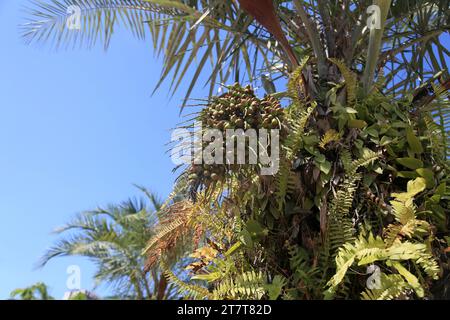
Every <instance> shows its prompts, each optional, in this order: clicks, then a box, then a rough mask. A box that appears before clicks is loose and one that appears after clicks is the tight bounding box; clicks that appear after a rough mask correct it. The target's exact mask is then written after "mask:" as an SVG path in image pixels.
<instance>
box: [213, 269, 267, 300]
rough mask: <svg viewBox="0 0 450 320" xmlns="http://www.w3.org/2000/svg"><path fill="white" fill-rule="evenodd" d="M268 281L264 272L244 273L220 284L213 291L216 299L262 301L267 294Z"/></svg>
mask: <svg viewBox="0 0 450 320" xmlns="http://www.w3.org/2000/svg"><path fill="white" fill-rule="evenodd" d="M266 284H267V281H266V280H265V277H264V275H263V273H262V272H258V273H256V272H255V271H249V272H244V273H242V274H240V275H238V276H237V277H233V278H231V277H230V278H227V279H225V280H224V281H222V282H220V283H219V284H218V286H217V287H216V289H215V290H214V291H213V297H214V299H234V300H237V299H246V300H248V299H254V300H260V299H261V298H262V297H263V296H264V294H265V293H266V289H265V285H266Z"/></svg>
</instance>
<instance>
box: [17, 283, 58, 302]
mask: <svg viewBox="0 0 450 320" xmlns="http://www.w3.org/2000/svg"><path fill="white" fill-rule="evenodd" d="M17 296H19V297H20V299H21V300H54V298H53V297H52V296H50V295H49V293H48V287H47V285H46V284H45V283H42V282H38V283H36V284H34V285H32V286H31V287H27V288H23V289H15V290H14V291H12V292H11V298H16V297H17Z"/></svg>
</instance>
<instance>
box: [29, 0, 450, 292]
mask: <svg viewBox="0 0 450 320" xmlns="http://www.w3.org/2000/svg"><path fill="white" fill-rule="evenodd" d="M254 4H255V1H250V0H239V1H238V0H232V1H225V0H209V1H195V0H194V1H192V0H169V1H159V0H146V1H144V0H142V1H137V0H131V1H121V0H111V1H88V0H76V1H75V0H65V1H52V2H50V1H48V2H44V3H41V4H40V5H38V6H35V7H34V9H33V10H32V11H31V14H32V18H31V20H29V22H28V23H27V24H25V25H24V37H25V39H27V40H28V41H29V42H43V41H47V40H48V41H52V43H53V44H54V45H55V46H57V47H59V46H61V45H63V44H66V45H88V46H92V45H94V44H95V43H96V41H97V40H102V41H103V44H104V45H105V47H107V46H108V45H109V43H110V40H111V37H112V35H113V31H114V28H115V27H116V25H118V24H123V25H125V26H126V27H127V28H129V29H130V30H131V31H132V32H133V34H135V35H136V36H137V37H139V38H144V37H145V36H146V34H149V35H150V36H151V40H152V42H153V44H154V46H155V49H156V51H157V52H159V53H161V54H164V68H163V70H162V77H161V81H164V80H165V79H167V78H168V77H169V75H170V76H172V77H173V78H172V82H171V85H172V89H173V90H174V91H175V90H177V89H178V88H179V87H180V84H181V83H182V80H183V78H185V77H186V76H187V75H188V74H189V77H190V78H191V79H192V81H191V82H190V84H189V86H188V90H187V94H186V99H185V102H184V104H183V105H185V104H186V103H187V101H188V98H189V97H190V94H191V92H192V89H193V87H194V86H195V85H196V84H197V81H198V78H199V75H200V74H201V73H202V72H208V74H209V78H208V83H209V85H210V90H209V99H208V100H206V102H205V103H204V104H203V105H201V107H203V110H202V111H200V112H199V114H198V116H197V120H199V121H202V122H203V124H204V125H205V126H212V127H214V128H216V127H218V128H222V129H223V128H241V127H244V128H247V127H248V128H257V129H259V128H265V129H275V128H278V129H281V132H282V137H281V138H282V141H281V144H282V148H281V149H282V150H281V154H280V170H279V172H278V173H277V174H276V175H275V176H274V177H266V176H263V175H261V173H260V171H258V168H253V167H250V168H249V167H245V166H244V167H239V166H237V167H236V166H228V165H217V166H216V165H213V166H207V165H195V164H193V165H191V166H188V168H186V169H185V170H184V172H183V174H182V177H187V176H188V179H189V181H190V194H191V198H190V199H184V200H182V201H179V202H176V203H174V204H172V205H171V206H170V207H169V208H168V209H167V215H166V216H165V219H162V220H161V221H159V223H158V224H159V227H158V228H157V233H156V234H155V235H154V236H153V237H152V238H151V240H150V242H149V243H148V245H147V247H146V250H145V252H146V253H147V254H148V255H149V257H150V258H149V259H150V263H149V265H151V266H153V265H155V262H156V261H158V262H159V264H160V266H161V267H162V268H163V269H164V271H165V275H166V276H167V278H168V279H169V280H170V281H171V282H172V283H174V284H176V285H177V287H178V288H179V289H180V291H182V292H183V293H184V294H186V295H187V296H192V297H197V298H198V297H205V298H273V299H276V298H278V297H280V296H282V297H283V298H285V299H318V298H333V297H334V298H356V297H363V298H372V299H378V298H379V299H385V298H410V297H417V298H421V297H424V296H433V295H434V296H435V297H439V296H443V295H445V292H448V281H447V280H448V275H449V270H448V265H449V258H448V255H447V251H445V250H446V249H447V248H448V246H449V245H450V243H449V219H448V216H449V207H448V199H449V197H450V189H449V185H450V181H449V179H448V170H449V163H448V157H449V154H450V144H449V142H450V140H449V137H450V122H449V121H450V102H449V97H448V90H449V89H450V75H449V71H448V70H449V69H448V61H449V56H450V52H449V51H448V49H447V46H446V44H445V43H446V42H447V41H449V34H448V33H449V30H450V19H449V17H450V14H449V13H450V9H449V7H450V5H449V0H360V1H357V2H355V1H350V0H337V1H322V0H291V1H281V0H275V1H271V0H261V1H258V5H257V6H255V5H254ZM68 5H78V6H79V8H80V9H81V10H80V12H81V16H80V18H81V24H80V25H81V30H79V31H78V32H73V30H68V29H67V28H64V23H65V22H66V20H67V18H68V15H67V13H66V8H67V6H68ZM194 61H196V62H197V63H196V66H195V67H194V66H193V64H194ZM208 65H209V68H208V69H207V66H208ZM267 74H270V77H269V76H267ZM191 75H192V76H191ZM232 79H233V80H234V81H235V82H236V84H235V85H233V86H225V84H226V83H227V82H230V80H232ZM270 79H281V80H284V81H282V83H283V85H285V84H286V82H288V85H287V88H286V90H285V91H282V92H278V93H275V94H270V93H271V92H267V93H268V94H269V95H267V96H266V97H264V98H263V99H262V98H258V97H257V95H256V94H255V92H254V91H253V90H252V88H251V86H250V87H246V88H244V87H243V86H244V85H245V84H250V85H252V86H254V85H255V84H257V83H258V81H259V80H264V81H265V82H267V81H270ZM159 84H160V83H158V84H157V86H156V87H157V88H158V87H159ZM218 86H222V87H225V88H223V90H226V91H227V92H225V93H223V94H222V95H221V96H219V97H215V96H214V93H215V92H216V89H217V88H218ZM265 87H268V88H269V87H270V88H273V86H271V85H267V83H266V84H265ZM223 90H222V91H223ZM278 99H285V100H286V101H287V103H288V104H289V107H288V108H285V109H282V108H281V107H280V102H279V101H278ZM230 101H232V102H230ZM238 109H239V110H238ZM243 110H245V112H244V111H243ZM249 115H253V116H249ZM192 236H193V237H194V238H192ZM186 238H187V239H191V241H190V242H191V243H193V244H194V248H193V249H192V251H193V252H191V253H190V255H189V257H188V258H189V259H186V260H187V263H189V266H188V269H189V270H192V273H193V274H192V275H191V276H190V278H189V281H188V282H184V281H182V280H181V279H179V278H178V277H177V276H176V275H175V274H174V273H173V272H171V270H170V268H168V266H167V263H166V262H168V261H169V257H170V255H171V251H172V250H171V249H173V248H177V244H178V243H181V244H184V243H185V242H186ZM192 239H193V240H195V241H192ZM188 242H189V241H188ZM184 248H185V249H186V248H187V247H184ZM178 253H179V252H178ZM192 260H194V262H192ZM179 261H183V259H179ZM368 265H369V266H368ZM379 266H381V267H379ZM367 267H370V268H367ZM376 267H378V268H380V269H379V271H380V272H379V273H378V274H377V275H378V281H377V283H378V286H375V287H374V286H372V285H367V288H366V287H365V283H366V280H367V279H366V278H367V277H368V274H367V273H368V272H369V271H368V270H378V269H376ZM365 268H367V269H365ZM441 271H442V272H441ZM441 274H443V276H441V277H440V275H441ZM439 277H440V278H441V280H440V282H439V280H438V278H439ZM367 281H368V280H367ZM205 283H207V285H205ZM367 283H368V282H367ZM432 284H434V285H432ZM436 290H437V291H438V292H437V293H436Z"/></svg>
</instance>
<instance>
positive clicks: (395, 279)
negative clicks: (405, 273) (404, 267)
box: [361, 273, 410, 300]
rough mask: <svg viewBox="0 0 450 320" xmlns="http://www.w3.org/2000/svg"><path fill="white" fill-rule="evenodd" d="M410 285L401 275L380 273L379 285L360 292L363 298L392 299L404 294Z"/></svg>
mask: <svg viewBox="0 0 450 320" xmlns="http://www.w3.org/2000/svg"><path fill="white" fill-rule="evenodd" d="M408 289H410V286H409V285H408V283H406V282H405V280H404V279H403V278H402V276H401V275H398V274H391V275H387V274H385V273H381V274H380V287H379V288H376V289H372V290H370V289H367V290H366V291H364V292H363V293H361V298H362V299H363V300H392V299H396V298H398V297H399V296H401V295H402V294H404V293H405V292H406V291H407V290H408Z"/></svg>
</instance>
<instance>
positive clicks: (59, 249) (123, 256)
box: [40, 189, 170, 299]
mask: <svg viewBox="0 0 450 320" xmlns="http://www.w3.org/2000/svg"><path fill="white" fill-rule="evenodd" d="M143 190H145V189H143ZM146 193H147V194H148V195H149V199H150V201H151V207H148V206H146V204H145V202H144V201H143V200H139V201H135V200H128V201H126V202H123V203H122V204H120V205H111V206H108V207H107V208H106V209H102V208H98V209H96V210H93V211H86V212H83V213H81V214H79V215H77V217H76V218H75V219H74V220H73V221H71V222H69V223H68V224H66V225H65V226H63V227H61V228H58V229H57V230H56V231H55V232H56V233H57V234H60V235H63V238H61V239H60V240H58V241H57V242H56V244H55V245H54V246H52V247H51V248H50V249H49V250H48V251H47V252H46V254H45V255H44V257H43V258H42V260H41V263H40V265H41V266H45V265H46V264H47V263H48V262H49V261H50V260H52V259H54V258H56V257H64V256H82V257H87V258H89V259H90V260H91V261H93V262H94V263H95V264H96V266H97V271H96V273H95V279H96V280H97V282H98V283H99V284H100V283H106V284H108V285H111V286H112V287H113V289H114V291H115V292H116V293H117V294H118V295H119V296H122V297H127V298H129V297H133V298H135V299H164V298H167V297H169V296H170V288H169V287H168V285H167V282H166V280H165V278H164V277H163V276H161V274H160V272H159V271H158V269H157V268H156V267H155V268H153V269H150V270H147V269H146V268H145V259H144V258H143V256H142V254H141V253H142V251H143V249H144V248H145V246H146V243H147V241H148V239H149V238H150V237H152V236H153V235H154V232H155V229H154V228H155V225H156V223H157V221H158V210H159V209H160V207H161V203H160V202H159V200H158V199H157V197H156V196H155V195H153V194H151V193H149V192H147V191H146Z"/></svg>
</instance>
